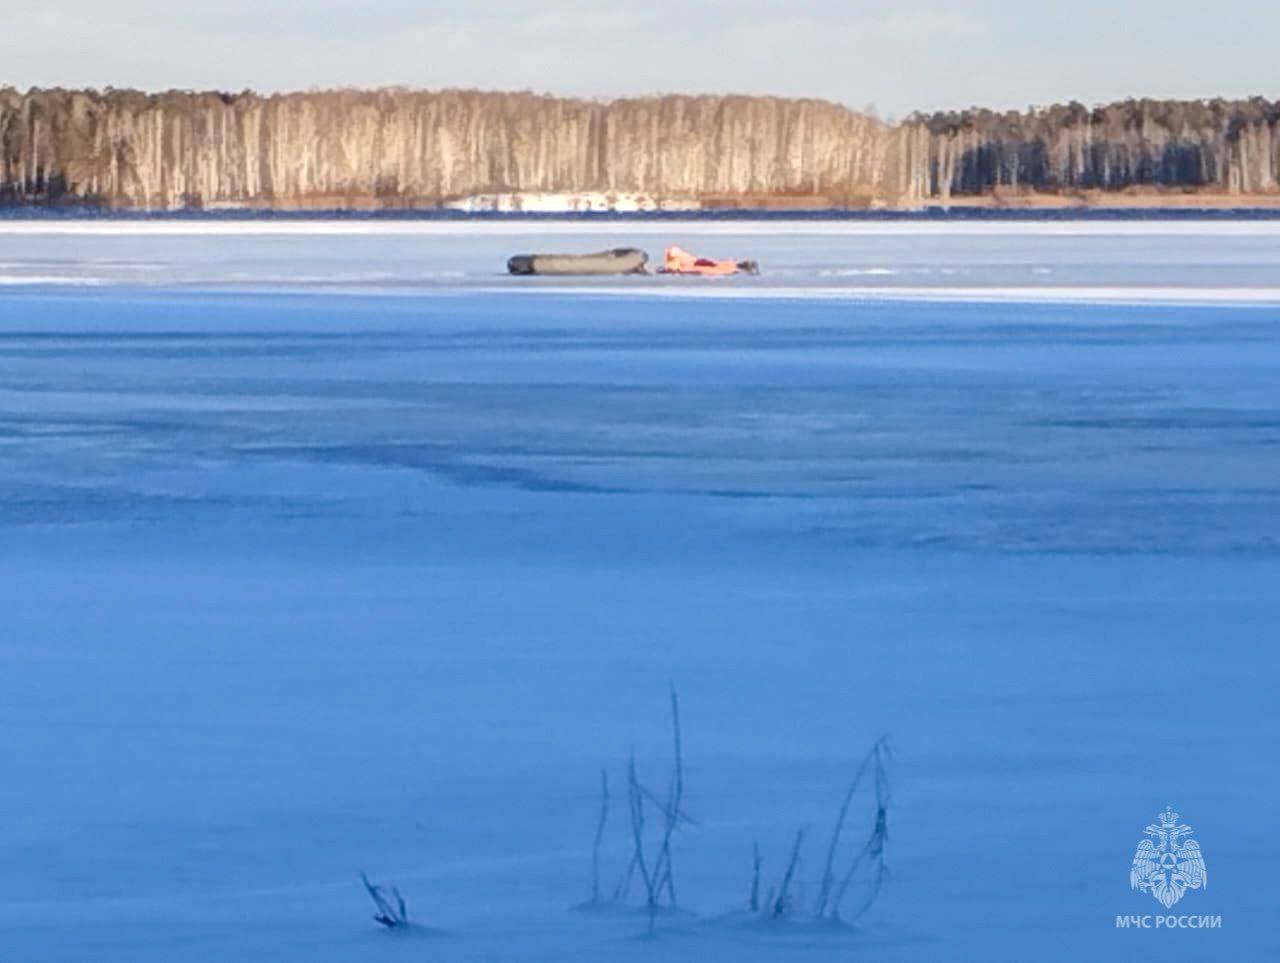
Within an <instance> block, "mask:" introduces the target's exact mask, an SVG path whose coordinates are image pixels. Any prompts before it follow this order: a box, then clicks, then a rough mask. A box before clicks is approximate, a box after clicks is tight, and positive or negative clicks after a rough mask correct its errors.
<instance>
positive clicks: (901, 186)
mask: <svg viewBox="0 0 1280 963" xmlns="http://www.w3.org/2000/svg"><path fill="white" fill-rule="evenodd" d="M1278 185H1280V102H1275V101H1268V100H1264V99H1261V98H1255V99H1252V100H1246V101H1225V100H1212V101H1153V100H1132V101H1125V102H1123V103H1116V104H1110V105H1106V106H1101V107H1094V108H1090V107H1086V106H1083V105H1081V104H1075V103H1073V104H1067V105H1064V106H1054V107H1048V108H1037V109H1033V110H1028V111H1026V112H1010V113H1000V112H993V111H986V110H976V109H975V110H968V111H962V112H950V113H936V114H916V115H912V116H910V117H908V118H906V119H905V120H903V121H901V122H899V123H895V124H888V123H885V122H883V121H881V120H879V119H878V118H875V117H872V116H868V115H865V114H861V113H858V112H855V111H852V110H849V109H848V108H846V107H843V106H840V105H838V104H834V103H830V102H826V101H821V100H796V99H780V98H772V97H743V96H723V97H722V96H664V97H651V98H628V99H621V100H614V101H610V102H602V101H594V100H582V99H565V98H555V97H547V96H541V95H535V94H530V93H481V92H475V91H442V92H422V91H411V90H399V89H387V90H376V91H355V90H342V91H317V92H309V93H295V94H279V95H271V96H260V95H258V94H254V93H251V92H245V93H240V94H223V93H193V92H189V91H170V92H166V93H157V94H148V93H142V92H138V91H133V90H116V89H111V88H108V89H106V90H104V91H92V90H62V89H34V90H31V91H27V92H25V93H24V92H20V91H18V90H15V89H13V88H0V205H5V206H14V205H75V204H92V205H97V206H103V207H110V208H124V209H143V210H172V209H184V208H192V209H199V208H209V207H245V208H300V207H301V208H305V207H311V208H345V207H433V206H436V205H439V204H441V203H444V202H447V201H449V200H451V199H456V198H461V197H466V196H469V195H475V194H484V193H494V192H570V191H601V192H638V193H643V194H648V195H651V196H654V197H662V198H688V199H693V200H698V199H704V198H721V199H724V198H729V199H738V200H739V201H740V202H741V203H742V205H743V206H751V204H752V203H753V202H758V203H760V204H766V203H770V202H772V203H775V204H777V203H785V202H786V201H788V200H794V201H800V200H806V199H807V200H808V201H809V202H810V204H813V203H818V204H827V205H829V206H832V207H856V206H865V205H867V204H871V203H879V204H885V205H890V206H893V205H897V206H911V205H919V204H922V203H930V202H938V201H943V202H945V201H946V200H948V199H951V198H958V197H963V196H980V195H985V194H993V193H994V194H997V195H998V194H1001V193H1011V192H1012V193H1017V192H1024V193H1026V192H1030V193H1045V194H1065V195H1070V194H1072V193H1073V192H1080V191H1101V192H1107V191H1122V190H1152V191H1167V190H1179V191H1204V192H1214V193H1222V194H1239V195H1249V194H1267V193H1274V192H1277V191H1278V190H1280V186H1278Z"/></svg>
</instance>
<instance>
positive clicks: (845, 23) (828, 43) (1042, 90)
mask: <svg viewBox="0 0 1280 963" xmlns="http://www.w3.org/2000/svg"><path fill="white" fill-rule="evenodd" d="M1277 35H1280V4H1275V5H1273V4H1268V3H1262V2H1260V0H1216V2H1215V3H1210V4H1205V3H1201V2H1194V3H1193V2H1190V0H1163V2H1155V0H1124V2H1118V0H1071V2H1061V0H1039V2H1026V0H1022V2H1017V3H1014V2H1007V0H967V2H966V0H954V2H951V3H945V2H941V0H896V2H895V0H791V2H787V0H683V2H670V0H647V2H635V3H619V2H615V0H501V2H499V0H451V2H439V0H218V2H207V0H41V2H40V3H38V4H32V5H29V6H27V7H25V8H24V9H23V11H22V14H21V17H20V18H17V19H11V20H10V21H9V22H8V24H7V25H6V26H5V28H4V29H3V30H0V85H6V84H7V85H13V86H17V87H19V88H25V87H28V86H33V85H36V86H77V87H78V86H95V87H104V86H108V85H110V86H117V87H124V86H132V87H142V88H146V89H162V88H168V87H180V88H198V89H205V88H209V89H221V90H240V89H243V88H246V87H252V88H254V89H257V90H264V91H270V90H295V89H307V88H311V87H330V86H362V87H364V86H385V85H398V84H403V85H407V86H413V87H427V88H438V87H481V88H486V89H501V90H515V89H532V90H536V91H541V92H548V93H556V94H574V95H588V96H615V95H620V94H638V93H657V92H669V91H678V92H688V93H698V92H713V93H714V92H740V93H772V94H780V95H787V96H817V97H826V98H830V99H833V100H838V101H842V102H844V103H846V104H849V105H850V106H853V107H863V106H865V105H875V106H876V107H877V108H879V110H880V111H881V113H884V114H896V115H901V114H904V113H906V112H909V111H910V110H912V109H917V108H919V109H940V108H951V107H965V106H969V105H973V104H980V105H983V106H989V107H996V108H1005V107H1025V106H1027V105H1029V104H1045V103H1051V102H1054V101H1062V100H1070V99H1078V100H1082V101H1085V102H1096V101H1104V100H1116V99H1123V98H1125V97H1130V96H1151V97H1213V96H1219V95H1221V96H1227V97H1243V96H1249V95H1253V94H1262V95H1265V96H1269V97H1273V98H1274V97H1277V96H1280V72H1277V70H1276V69H1275V66H1274V64H1275V55H1274V39H1275V37H1276V36H1277Z"/></svg>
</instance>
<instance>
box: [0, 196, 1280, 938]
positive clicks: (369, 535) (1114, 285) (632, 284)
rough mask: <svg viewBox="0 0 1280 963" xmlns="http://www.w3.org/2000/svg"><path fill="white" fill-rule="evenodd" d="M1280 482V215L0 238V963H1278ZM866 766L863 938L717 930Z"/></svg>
mask: <svg viewBox="0 0 1280 963" xmlns="http://www.w3.org/2000/svg"><path fill="white" fill-rule="evenodd" d="M668 242H675V243H682V244H684V245H685V246H687V247H689V248H691V249H693V250H695V251H698V252H705V253H707V254H709V255H712V256H736V257H755V258H758V259H759V260H760V261H761V262H762V265H763V268H764V274H763V276H762V277H760V278H742V279H730V280H728V281H725V282H720V283H700V282H697V281H692V282H691V281H689V280H688V279H676V278H628V279H622V280H606V281H596V282H572V283H566V282H563V281H560V282H554V283H547V282H545V281H537V280H535V281H534V282H533V283H528V282H524V283H521V281H520V280H519V279H512V278H507V277H505V276H503V275H502V273H501V272H502V269H503V263H504V261H505V258H506V256H507V255H508V254H511V253H517V252H520V251H527V250H536V249H538V248H556V249H564V250H581V249H593V248H595V249H598V248H602V247H606V246H613V245H619V244H627V245H635V246H641V247H646V248H647V249H649V250H650V251H651V253H652V254H653V255H655V256H657V255H658V254H659V253H660V251H661V248H662V246H663V245H664V244H665V243H668ZM654 295H661V297H656V296H654ZM1278 479H1280V222H1258V223H1243V222H1229V221H1228V222H1215V223H1212V224H1197V223H1187V222H1179V223H1168V224H1148V223H1140V222H1118V223H1114V224H1096V223H1090V224H1073V223H1070V222H1059V223H1055V224H1050V225H1037V224H1028V223H1019V224H955V223H949V222H944V223H939V224H916V223H912V224H893V225H885V224H864V223H857V222H853V223H848V222H832V223H818V224H812V223H809V224H802V225H786V224H779V223H776V222H775V223H771V224H769V225H767V226H766V227H759V228H757V227H753V226H751V225H748V224H743V223H728V224H726V223H707V222H703V223H699V224H696V225H695V224H678V223H670V222H668V223H628V224H608V223H597V224H590V225H585V226H584V225H580V224H570V223H552V224H541V223H539V224H527V223H525V224H507V223H485V224H482V225H478V226H471V227H468V226H465V225H459V224H454V223H430V222H428V223H418V222H407V223H401V222H394V223H382V222H344V223H339V224H336V225H335V224H330V225H324V224H314V223H304V222H268V223H264V224H251V223H249V224H246V223H217V224H207V223H199V222H146V223H137V222H94V223H90V224H82V223H79V222H48V223H41V224H36V225H32V224H22V223H16V222H0V773H3V775H4V778H3V779H2V780H0V866H3V867H4V868H5V870H6V872H4V873H3V874H0V958H2V959H4V960H5V961H6V963H8V961H22V963H26V961H43V960H50V959H57V960H59V961H79V960H86V961H89V960H93V961H97V960H106V961H129V963H137V961H157V963H159V961H170V960H174V959H179V958H180V959H183V960H192V961H203V960H208V961H222V960H229V959H244V960H263V961H267V960H271V961H281V960H294V959H296V960H307V961H314V960H334V961H338V960H343V961H349V960H357V959H358V960H372V961H381V960H387V961H400V960H406V961H407V960H420V959H449V960H453V961H471V960H476V961H479V960H499V959H501V960H516V959H518V960H582V961H588V960H591V961H594V960H600V959H619V960H636V961H641V960H650V959H661V960H707V959H726V960H728V959H732V960H771V959H801V958H810V957H815V958H821V959H831V958H841V959H843V958H849V959H875V960H902V961H907V960H912V961H914V960H930V961H934V960H974V959H992V960H1026V959H1037V960H1059V959H1061V960H1076V959H1080V958H1082V957H1083V958H1089V957H1093V958H1098V959H1128V958H1135V957H1137V956H1139V955H1140V954H1141V955H1145V954H1157V955H1158V956H1159V957H1160V958H1162V959H1171V960H1201V959H1206V958H1216V959H1232V958H1235V959H1265V958H1272V957H1275V956H1276V955H1277V954H1278V953H1280V929H1278V928H1277V926H1276V919H1275V908H1274V907H1275V902H1276V897H1277V895H1278V890H1277V885H1276V883H1275V881H1274V879H1273V877H1271V875H1270V872H1269V865H1270V863H1271V862H1274V861H1275V859H1276V857H1277V856H1280V844H1277V842H1276V841H1275V838H1274V835H1273V834H1272V833H1271V832H1270V831H1269V827H1270V826H1271V823H1272V821H1273V820H1274V816H1275V813H1276V812H1277V811H1278V809H1280V775H1278V774H1277V771H1276V762H1275V760H1276V758H1277V751H1278V750H1280V745H1278V742H1280V711H1278V710H1277V708H1276V706H1277V700H1276V695H1275V689H1276V679H1277V670H1278V669H1280V653H1278V652H1277V650H1276V648H1275V644H1274V639H1275V626H1276V624H1277V622H1278V620H1280V593H1277V592H1276V584H1277V576H1280V486H1278V485H1277V480H1278ZM671 684H674V685H675V686H676V687H677V688H678V690H679V692H680V697H681V700H682V710H683V723H684V740H685V752H686V763H687V765H686V782H687V791H686V808H687V809H688V811H689V813H690V815H691V816H692V817H693V818H694V819H695V820H696V825H692V826H689V827H687V828H685V829H683V830H682V831H681V832H680V833H679V834H678V835H677V836H676V841H675V855H674V865H675V874H676V879H677V882H678V884H679V887H680V890H679V894H680V902H681V903H682V904H683V905H684V906H685V907H686V908H687V909H688V910H690V911H692V913H694V914H697V915H696V916H693V915H690V916H688V917H680V918H673V919H668V920H664V921H663V922H662V923H661V924H660V925H659V928H658V932H657V935H656V936H654V937H653V938H652V939H644V938H641V936H642V934H643V933H644V923H643V920H642V918H641V917H639V916H636V915H631V914H626V913H596V914H583V913H579V912H574V911H573V910H572V909H571V907H573V906H574V905H576V904H578V903H580V902H582V901H583V900H584V899H585V898H586V897H587V896H588V895H589V892H590V876H591V863H590V860H591V838H592V833H593V830H594V825H595V819H596V808H597V787H598V783H599V771H600V768H601V767H602V766H607V767H608V768H609V772H610V776H611V778H612V779H613V781H614V789H615V799H614V805H613V809H612V813H611V817H610V822H609V825H608V827H607V831H606V836H605V842H604V846H603V853H602V857H603V860H604V872H605V876H606V882H607V883H608V885H609V886H610V887H612V883H613V882H614V880H615V879H616V878H617V877H618V875H619V874H620V872H621V870H622V869H624V868H625V866H626V862H627V858H628V854H629V852H630V844H629V841H628V835H627V833H628V830H627V828H626V827H625V825H624V823H625V814H624V810H625V801H624V799H623V794H624V789H625V776H626V760H627V755H628V753H629V752H630V751H632V750H634V752H635V755H636V760H637V766H638V767H639V769H640V771H641V773H642V775H643V776H644V777H645V778H646V780H647V781H649V782H651V783H652V784H653V785H654V787H655V788H657V789H659V790H662V789H664V788H665V784H666V767H667V765H668V762H667V760H668V756H669V733H668V728H667V725H668V723H667V715H666V712H667V708H666V699H667V687H668V685H671ZM883 734H887V735H888V736H889V737H890V738H891V740H892V742H893V745H894V747H895V750H896V754H895V762H894V766H893V770H892V777H893V789H894V795H893V800H892V803H891V806H890V810H889V821H890V823H889V828H890V839H889V844H888V848H887V851H886V856H887V861H888V865H889V868H890V871H891V875H890V877H889V880H888V882H887V883H886V885H885V888H884V890H883V893H882V894H881V896H880V898H879V900H878V901H877V902H876V903H875V904H874V905H873V906H872V908H871V909H870V910H869V911H868V912H867V913H866V914H865V915H864V916H863V917H862V918H860V919H859V920H858V921H857V926H856V929H853V930H849V931H828V930H822V931H818V930H814V929H811V928H805V927H800V926H792V927H787V926H782V925H772V926H757V927H749V928H743V927H740V926H730V925H728V924H727V923H726V922H725V921H724V920H723V919H718V917H719V916H720V915H721V914H725V913H730V912H733V911H737V910H740V909H741V908H742V907H743V905H744V903H745V900H746V897H747V892H748V888H749V884H750V877H751V850H752V844H753V842H757V841H758V842H759V844H760V847H761V851H762V855H763V860H764V876H765V882H766V883H768V882H771V881H774V880H776V879H777V878H778V877H780V876H781V874H782V869H783V864H784V863H785V861H786V857H787V853H788V850H789V847H790V843H791V840H792V839H793V837H794V834H795V833H796V831H797V830H798V829H800V828H801V827H804V826H807V827H808V828H809V833H810V839H809V845H808V847H807V848H806V850H805V852H804V857H803V861H802V863H801V866H800V872H799V874H798V877H799V878H800V883H801V886H802V889H801V892H802V894H803V897H804V898H807V897H809V896H811V895H812V893H813V892H814V890H815V888H816V886H817V883H818V880H819V878H820V876H821V873H822V866H821V862H822V859H821V857H822V846H823V843H824V841H825V839H826V837H827V836H828V834H829V833H830V829H831V823H832V820H833V818H834V815H835V811H836V809H837V808H838V806H839V804H840V798H841V795H842V793H843V791H844V788H845V786H846V785H847V783H848V781H849V779H850V778H851V776H852V773H853V771H854V770H855V769H856V767H857V765H858V762H859V761H860V760H861V758H862V756H863V754H864V753H865V752H866V750H867V748H868V746H869V745H870V744H871V743H872V742H873V740H875V739H876V738H877V737H879V736H881V735H883ZM869 805H870V804H869V800H868V799H867V798H866V796H865V794H861V795H860V796H859V797H858V799H857V800H856V802H855V806H854V808H853V810H852V816H851V820H852V821H851V829H850V832H849V839H848V842H847V846H846V848H850V847H852V848H856V844H857V843H858V842H859V841H860V839H861V838H862V837H864V836H865V834H866V830H867V828H868V824H869V822H870V820H871V811H870V809H869ZM1166 805H1172V806H1174V807H1175V808H1176V809H1177V810H1178V811H1179V812H1180V813H1181V814H1182V815H1183V817H1184V820H1185V821H1186V822H1187V823H1189V824H1190V825H1191V826H1193V827H1194V829H1195V834H1196V838H1197V839H1198V840H1199V841H1200V844H1201V846H1202V847H1203V850H1204V853H1205V858H1206V863H1207V866H1208V871H1209V881H1210V885H1209V886H1208V888H1207V889H1204V890H1197V891H1188V892H1187V894H1186V895H1185V897H1184V898H1183V900H1182V901H1181V902H1180V903H1179V904H1177V906H1176V907H1175V908H1174V910H1173V911H1171V912H1173V913H1175V914H1194V915H1197V916H1199V915H1214V916H1219V915H1220V916H1221V917H1222V926H1221V928H1220V929H1216V930H1212V931H1202V932H1193V931H1189V930H1179V931H1174V932H1170V931H1164V930H1151V931H1132V930H1129V931H1118V930H1117V929H1116V927H1115V918H1116V917H1117V916H1124V915H1143V914H1156V913H1159V914H1164V913H1166V910H1164V908H1163V907H1161V906H1160V904H1158V903H1157V902H1156V901H1155V900H1154V899H1152V897H1151V896H1150V895H1146V894H1143V893H1138V892H1133V891H1131V889H1130V885H1129V868H1130V862H1131V860H1132V858H1133V854H1134V850H1135V848H1136V846H1137V844H1138V842H1139V840H1140V839H1142V838H1143V830H1144V828H1145V827H1146V826H1147V825H1148V824H1150V823H1152V822H1153V821H1155V819H1156V816H1157V814H1158V813H1159V812H1160V810H1162V809H1164V807H1165V806H1166ZM650 818H651V819H652V818H653V817H652V816H651V817H650ZM842 858H843V857H842ZM361 871H365V872H368V873H369V874H370V876H372V877H373V878H374V879H376V880H379V881H387V882H393V883H396V884H398V885H399V886H400V888H401V889H402V890H403V892H404V895H405V897H406V898H407V900H408V903H409V909H410V912H411V914H412V915H413V916H414V917H415V918H416V919H418V920H420V921H421V922H423V923H425V924H427V925H429V926H432V927H436V928H438V929H439V930H442V931H444V932H443V933H424V934H417V935H415V934H412V933H410V934H408V935H407V936H406V937H405V938H398V936H397V934H391V933H383V932H380V931H378V929H377V927H376V926H375V924H373V923H372V922H371V921H370V920H369V915H370V912H371V910H372V904H369V902H368V900H367V898H366V896H365V894H364V893H363V892H362V890H361V887H360V883H359V873H360V872H361ZM634 901H635V900H634V893H633V902H634ZM851 902H854V900H851Z"/></svg>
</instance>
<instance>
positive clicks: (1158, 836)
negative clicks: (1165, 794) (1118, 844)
mask: <svg viewBox="0 0 1280 963" xmlns="http://www.w3.org/2000/svg"><path fill="white" fill-rule="evenodd" d="M1157 818H1158V819H1159V820H1160V822H1159V824H1156V823H1152V824H1151V825H1150V826H1148V827H1147V836H1148V838H1147V839H1144V840H1143V841H1142V842H1140V843H1138V851H1137V853H1135V854H1134V857H1133V868H1132V869H1130V870H1129V885H1130V887H1131V888H1133V889H1139V890H1142V891H1143V892H1144V893H1150V894H1151V895H1152V896H1154V897H1155V898H1156V899H1157V900H1158V901H1159V902H1160V904H1161V905H1162V906H1164V908H1165V909H1172V907H1173V904H1174V903H1176V902H1178V900H1180V899H1182V897H1183V895H1184V894H1185V893H1186V892H1187V890H1189V889H1204V888H1205V887H1207V886H1208V885H1209V874H1208V872H1207V871H1206V870H1205V866H1204V856H1203V855H1202V854H1201V852H1200V844H1199V843H1198V842H1196V841H1195V840H1194V839H1189V838H1184V837H1189V836H1190V835H1191V827H1190V826H1188V825H1186V824H1185V823H1183V822H1181V819H1182V817H1181V816H1180V815H1179V814H1178V813H1175V812H1174V811H1173V807H1172V806H1166V807H1165V810H1164V812H1162V813H1160V815H1159V816H1158V817H1157Z"/></svg>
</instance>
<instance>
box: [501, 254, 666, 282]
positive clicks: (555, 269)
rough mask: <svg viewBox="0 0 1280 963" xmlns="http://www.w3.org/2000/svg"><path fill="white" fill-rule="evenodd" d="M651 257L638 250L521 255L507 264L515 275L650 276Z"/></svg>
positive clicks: (508, 268)
mask: <svg viewBox="0 0 1280 963" xmlns="http://www.w3.org/2000/svg"><path fill="white" fill-rule="evenodd" d="M648 263H649V255H647V254H645V253H644V251H641V250H639V249H637V248H634V247H618V248H614V249H613V250H612V251H601V252H600V253H598V254H517V255H516V256H515V257H513V258H511V259H510V260H509V261H507V270H508V271H510V272H511V273H512V274H551V275H557V274H558V275H566V274H647V273H648V272H647V271H646V270H645V265H646V264H648Z"/></svg>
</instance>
